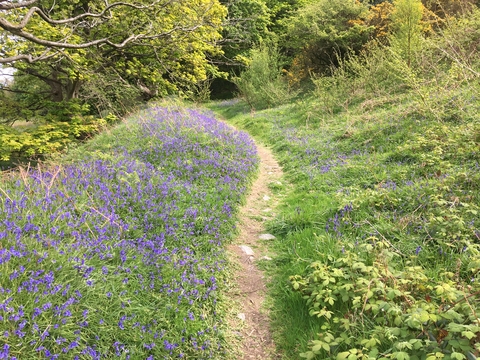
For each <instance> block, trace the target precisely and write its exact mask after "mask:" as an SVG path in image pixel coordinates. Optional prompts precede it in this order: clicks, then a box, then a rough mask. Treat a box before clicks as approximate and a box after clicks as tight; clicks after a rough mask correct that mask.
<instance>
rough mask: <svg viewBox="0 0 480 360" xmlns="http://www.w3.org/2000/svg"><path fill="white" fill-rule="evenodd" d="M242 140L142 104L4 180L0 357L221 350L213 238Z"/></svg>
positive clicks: (204, 354) (218, 259)
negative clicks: (47, 162) (50, 160)
mask: <svg viewBox="0 0 480 360" xmlns="http://www.w3.org/2000/svg"><path fill="white" fill-rule="evenodd" d="M256 163H257V157H256V150H255V147H254V145H253V143H252V141H251V140H250V138H249V137H248V136H247V135H246V134H245V133H241V132H237V131H234V130H232V129H231V128H229V127H227V126H226V125H224V124H222V123H219V122H217V121H216V120H215V119H214V118H212V117H210V116H208V115H205V114H203V113H200V112H197V111H194V110H180V109H177V108H163V107H150V108H148V109H146V110H144V111H142V112H140V113H138V114H136V115H135V116H132V117H131V118H129V119H128V120H127V121H126V122H125V123H123V124H121V125H120V126H118V127H116V128H114V129H113V130H111V131H108V132H107V133H103V134H101V135H99V136H98V137H96V138H95V139H94V140H93V141H91V142H89V143H87V144H85V145H84V146H81V147H79V148H77V149H76V150H75V151H72V152H70V153H69V154H68V155H67V156H66V157H65V158H63V159H62V160H61V163H60V164H57V165H55V166H45V167H41V168H36V169H30V170H28V171H27V170H20V171H19V172H15V173H11V174H4V175H3V176H2V182H1V186H0V200H1V201H0V212H1V213H2V218H1V219H0V240H1V246H0V279H1V281H0V284H1V285H0V344H2V345H0V358H1V359H113V358H115V359H173V358H188V359H207V358H216V359H218V358H225V357H227V352H226V348H227V340H226V339H225V337H224V327H225V323H224V309H225V307H226V305H227V304H226V302H225V299H224V298H223V297H222V289H223V288H224V287H225V283H224V282H225V278H226V261H225V259H226V258H225V254H224V248H223V245H224V244H225V242H227V241H228V240H229V239H230V238H231V236H232V234H233V233H234V232H235V226H234V223H235V214H236V211H237V207H238V205H239V204H240V203H241V201H242V199H243V196H244V192H245V190H246V188H247V186H248V184H249V182H250V180H251V178H252V176H253V174H254V172H255V168H256Z"/></svg>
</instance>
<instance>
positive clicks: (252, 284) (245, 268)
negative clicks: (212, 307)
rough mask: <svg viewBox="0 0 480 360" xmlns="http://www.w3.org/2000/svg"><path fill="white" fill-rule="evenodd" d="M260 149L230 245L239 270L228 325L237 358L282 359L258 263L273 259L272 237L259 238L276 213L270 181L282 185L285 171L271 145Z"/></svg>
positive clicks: (258, 148)
mask: <svg viewBox="0 0 480 360" xmlns="http://www.w3.org/2000/svg"><path fill="white" fill-rule="evenodd" d="M257 151H258V155H259V157H260V169H259V174H258V177H257V179H256V180H255V182H254V183H253V185H252V187H251V190H250V194H249V195H248V197H247V199H246V203H245V205H244V206H243V207H242V208H241V209H240V217H239V218H240V219H239V223H238V229H239V235H238V236H237V237H236V239H235V240H234V241H233V243H232V244H231V245H229V247H228V252H229V253H230V255H231V259H232V261H233V263H234V264H235V268H236V270H235V275H234V276H235V286H234V287H233V288H232V290H231V291H230V293H229V294H228V295H227V296H228V297H229V298H231V299H232V300H233V301H234V302H235V303H236V304H237V306H233V307H232V311H233V312H235V313H232V314H231V315H232V316H231V318H230V321H229V322H230V324H229V325H230V327H231V329H232V330H233V331H232V332H233V333H234V334H235V336H236V338H237V340H238V344H237V345H238V354H235V359H239V360H253V359H255V360H257V359H258V360H260V359H262V360H273V359H279V358H280V357H279V356H278V355H276V354H275V345H274V343H273V339H272V335H271V331H270V326H269V315H268V309H266V307H265V305H264V301H265V296H266V282H267V279H266V278H265V275H264V274H263V273H262V271H261V270H260V269H259V268H258V266H257V263H258V262H259V261H270V260H271V258H270V256H269V254H268V250H267V244H266V242H268V241H271V240H261V239H260V237H261V235H262V234H263V235H265V234H266V230H265V228H264V224H265V221H267V220H269V219H271V218H272V217H273V216H275V212H274V211H275V210H274V209H275V206H276V204H277V203H278V200H279V199H278V195H275V194H273V193H272V191H271V190H270V187H269V184H274V185H276V186H281V183H280V179H281V177H282V170H281V168H280V166H279V165H278V163H277V161H276V160H275V158H274V157H273V154H272V152H271V151H270V150H269V149H268V148H266V147H264V146H262V145H259V144H257ZM267 237H268V236H267ZM270 255H271V254H270Z"/></svg>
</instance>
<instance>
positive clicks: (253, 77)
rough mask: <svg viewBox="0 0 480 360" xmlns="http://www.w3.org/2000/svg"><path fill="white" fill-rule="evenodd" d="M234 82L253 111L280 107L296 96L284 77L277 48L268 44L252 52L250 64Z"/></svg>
mask: <svg viewBox="0 0 480 360" xmlns="http://www.w3.org/2000/svg"><path fill="white" fill-rule="evenodd" d="M234 82H235V84H236V85H237V87H238V89H239V91H240V94H241V96H243V97H244V98H245V100H246V101H247V102H248V104H249V105H250V107H251V108H252V109H263V108H268V107H272V106H275V105H279V104H282V103H284V102H286V101H287V100H288V99H290V98H291V97H292V96H293V95H294V94H293V92H292V91H291V89H290V88H289V87H288V83H287V81H286V80H285V79H284V78H283V76H282V68H281V65H280V55H279V53H278V50H277V47H276V46H268V45H267V44H263V45H261V46H259V47H258V48H256V49H253V50H252V53H251V60H250V64H249V65H248V67H247V68H246V69H245V70H244V71H243V72H242V73H241V74H240V76H239V77H236V78H234Z"/></svg>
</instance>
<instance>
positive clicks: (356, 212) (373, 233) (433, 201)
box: [209, 84, 480, 359]
mask: <svg viewBox="0 0 480 360" xmlns="http://www.w3.org/2000/svg"><path fill="white" fill-rule="evenodd" d="M471 90H472V86H470V85H468V84H467V85H465V87H464V88H463V89H461V90H458V91H457V92H456V94H457V96H458V98H457V99H456V101H459V102H462V101H465V103H467V104H468V106H465V108H464V109H463V110H462V111H464V114H465V116H463V117H456V118H454V119H451V118H446V119H444V120H439V119H438V118H436V117H434V116H427V115H426V114H425V112H423V113H422V111H421V107H422V103H421V102H419V101H418V95H417V93H416V92H415V90H414V89H413V90H407V91H403V92H402V93H400V94H398V95H395V94H391V95H389V96H388V97H384V98H372V99H365V100H363V101H358V102H357V103H356V104H353V105H350V106H348V108H346V107H343V108H341V107H339V108H337V109H336V110H335V111H334V112H328V113H326V112H325V106H324V102H323V101H322V99H321V98H319V97H317V96H316V95H318V94H319V93H315V94H314V95H313V96H310V97H302V98H298V99H295V100H294V101H292V102H290V103H287V104H285V105H281V106H278V107H276V108H271V109H268V110H262V111H252V110H251V109H250V107H249V106H248V105H247V104H246V103H244V102H242V101H224V102H218V103H213V104H211V105H210V106H209V107H210V108H211V109H213V110H214V111H215V112H217V113H219V114H221V115H222V116H223V117H225V118H227V119H228V121H229V122H230V123H232V124H234V125H235V126H238V127H239V128H242V129H245V130H247V131H248V132H249V133H250V134H253V135H254V136H255V137H256V138H257V139H259V140H261V141H262V142H264V143H265V144H267V145H269V146H271V147H272V148H273V150H274V153H275V154H276V156H277V158H278V160H279V163H280V164H281V165H282V167H283V170H284V171H285V173H286V179H287V180H288V182H289V183H290V184H291V186H292V190H290V191H288V192H287V196H286V198H285V200H284V201H283V203H282V204H281V205H280V209H279V210H278V212H279V215H278V216H277V217H276V218H275V219H274V220H273V221H271V222H270V223H269V225H268V227H269V229H270V231H271V232H272V234H274V235H275V236H277V240H275V241H274V242H273V245H272V249H271V250H273V251H274V252H276V253H277V256H276V257H275V258H274V260H273V262H272V263H271V264H268V265H266V270H267V272H268V273H269V274H270V275H271V276H272V282H271V292H270V296H271V306H272V309H271V313H272V316H273V323H274V325H275V329H276V340H277V341H276V343H277V345H278V347H279V349H281V350H282V352H283V356H284V358H285V359H293V358H297V357H298V356H299V354H300V355H301V357H304V358H307V359H311V358H318V359H327V358H328V359H330V358H332V359H347V358H348V359H390V358H394V359H422V358H423V359H425V358H427V359H440V358H443V359H465V358H468V359H476V358H478V357H480V353H479V350H480V349H479V346H480V323H479V321H480V320H479V318H478V313H479V310H480V308H479V306H480V296H479V294H480V278H479V276H480V251H479V250H480V222H479V221H480V220H479V219H480V217H479V211H480V209H479V204H480V191H479V190H480V189H479V184H480V165H479V161H480V121H479V120H480V119H479V117H478V110H479V109H478V107H479V103H478V101H477V100H476V98H467V96H470V95H466V94H470V93H471ZM445 95H446V94H445V93H440V94H438V95H437V96H438V97H439V98H440V97H442V96H445ZM332 96H333V95H332ZM341 96H345V94H342V95H341ZM463 96H464V97H463ZM336 100H339V99H338V98H336ZM451 101H454V100H453V99H451ZM337 104H339V102H337ZM276 191H279V192H283V193H285V191H286V190H285V188H279V189H276Z"/></svg>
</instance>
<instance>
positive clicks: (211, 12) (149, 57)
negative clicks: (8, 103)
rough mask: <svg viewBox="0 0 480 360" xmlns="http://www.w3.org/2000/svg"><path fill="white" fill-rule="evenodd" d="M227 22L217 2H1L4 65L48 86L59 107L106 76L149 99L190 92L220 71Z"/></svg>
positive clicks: (1, 59) (0, 41)
mask: <svg viewBox="0 0 480 360" xmlns="http://www.w3.org/2000/svg"><path fill="white" fill-rule="evenodd" d="M225 15H226V10H225V8H224V7H223V6H222V5H221V4H220V3H219V2H218V1H217V0H193V1H191V0H188V1H187V0H177V1H172V0H156V1H153V2H152V1H147V0H126V1H118V2H113V3H110V2H109V1H100V0H94V1H88V0H24V1H20V2H17V1H10V0H0V29H2V31H1V32H0V46H1V50H0V63H4V64H8V65H9V66H13V67H15V68H17V69H19V70H20V71H19V74H22V75H23V76H24V75H30V76H34V77H36V78H38V79H40V80H42V81H43V82H44V83H45V84H47V85H48V87H49V89H50V94H49V97H50V99H51V100H53V101H56V102H61V101H65V100H67V101H68V100H71V99H75V98H78V97H79V96H81V94H82V87H83V86H84V85H85V84H86V83H88V82H90V81H92V79H95V78H96V77H98V75H99V74H106V75H107V76H108V77H109V78H113V77H115V78H116V79H118V81H117V83H124V84H125V85H129V86H131V85H134V86H136V87H137V88H138V89H141V92H142V95H143V96H144V98H150V97H152V96H155V95H164V94H167V93H170V92H188V91H190V90H191V89H192V88H193V87H194V86H195V84H197V83H198V82H199V81H202V80H204V79H206V78H207V77H208V76H209V74H210V73H213V72H214V71H215V68H214V67H213V66H212V64H211V63H209V61H208V54H215V53H218V52H219V46H218V44H217V41H218V40H219V39H220V38H221V26H222V23H223V19H224V18H225Z"/></svg>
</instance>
